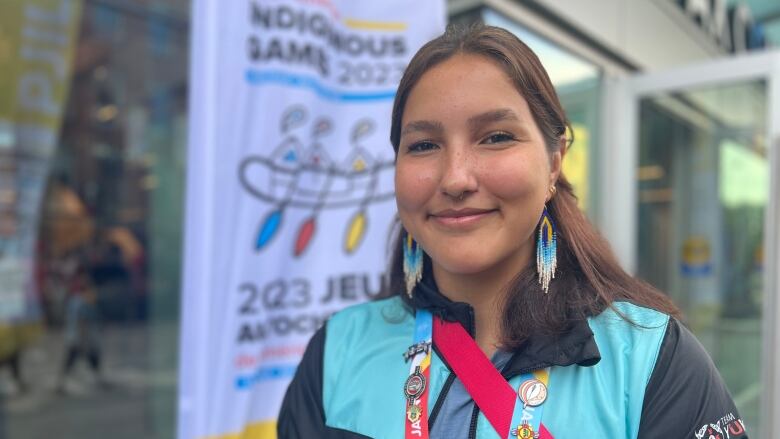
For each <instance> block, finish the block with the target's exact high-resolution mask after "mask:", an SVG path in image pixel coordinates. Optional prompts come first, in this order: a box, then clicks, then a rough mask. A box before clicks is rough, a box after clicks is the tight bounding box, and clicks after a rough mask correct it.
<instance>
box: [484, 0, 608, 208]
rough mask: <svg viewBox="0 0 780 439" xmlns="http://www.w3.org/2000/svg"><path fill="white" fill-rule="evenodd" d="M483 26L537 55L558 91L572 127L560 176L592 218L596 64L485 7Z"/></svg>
mask: <svg viewBox="0 0 780 439" xmlns="http://www.w3.org/2000/svg"><path fill="white" fill-rule="evenodd" d="M483 20H484V22H485V23H486V24H489V25H493V26H500V27H503V28H505V29H507V30H509V31H511V32H512V33H514V34H515V35H517V37H518V38H520V39H521V40H522V41H523V42H524V43H525V44H526V45H528V47H530V48H531V49H532V50H533V51H534V52H535V53H536V54H537V56H539V59H540V60H541V61H542V64H543V65H544V67H545V69H547V74H548V75H549V76H550V80H551V81H552V83H553V85H554V86H555V89H556V91H557V92H558V97H559V98H560V99H561V103H562V104H563V107H564V109H565V110H566V114H567V115H568V116H569V120H570V122H571V124H572V130H573V133H570V134H573V137H574V142H573V143H572V145H571V147H570V149H569V151H568V152H567V155H566V159H565V160H564V161H563V174H564V175H565V176H566V178H567V179H568V180H569V182H570V183H572V185H573V186H574V193H575V194H576V195H577V197H578V199H579V205H580V207H581V208H582V209H583V210H585V212H587V213H588V214H590V215H592V214H594V213H595V211H596V206H595V203H594V202H593V201H594V200H592V199H591V188H594V187H596V185H597V182H596V181H595V177H596V175H597V174H598V173H597V172H596V171H595V169H594V168H593V165H594V164H595V160H594V159H593V158H594V157H595V156H594V150H593V147H592V145H596V144H597V143H598V129H597V128H598V115H599V111H600V108H599V92H600V83H601V72H600V71H599V69H598V68H597V66H596V65H594V64H591V63H589V62H587V61H585V60H583V59H580V58H578V57H576V56H574V55H572V54H571V53H569V52H567V51H566V50H564V49H562V48H561V47H559V46H557V45H555V44H553V43H551V42H549V41H547V40H546V39H544V38H542V37H540V36H538V35H536V34H535V33H533V32H531V31H529V30H528V29H525V28H524V27H522V26H520V25H519V24H517V23H515V22H513V21H511V20H509V19H508V18H506V17H504V16H503V15H501V14H499V13H498V12H496V11H494V10H492V9H489V8H486V9H485V10H484V12H483Z"/></svg>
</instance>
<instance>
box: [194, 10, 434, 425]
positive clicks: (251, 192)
mask: <svg viewBox="0 0 780 439" xmlns="http://www.w3.org/2000/svg"><path fill="white" fill-rule="evenodd" d="M193 8H194V9H193V32H192V51H191V53H192V74H191V82H190V87H191V95H190V108H191V110H190V123H191V128H190V145H189V163H188V196H187V215H186V217H187V224H186V234H185V236H186V247H185V266H184V280H183V294H182V332H181V334H182V335H181V358H180V364H181V366H180V382H179V383H180V400H179V435H178V437H179V438H180V439H200V438H204V437H210V438H227V437H231V438H238V437H241V438H270V437H275V424H274V420H275V418H276V415H277V413H278V410H279V406H280V404H281V400H282V397H283V395H284V392H285V390H286V388H287V385H288V383H289V381H290V379H291V378H292V376H293V373H294V372H295V369H296V366H297V364H298V362H299V360H300V356H301V354H302V353H303V350H304V349H305V347H306V343H307V342H308V340H309V338H310V337H311V335H312V334H313V332H314V331H315V330H316V329H317V328H318V327H319V326H320V325H321V324H322V322H323V321H324V320H325V319H326V318H327V316H328V315H330V314H331V313H333V312H334V311H336V310H338V309H340V308H343V307H344V306H347V305H350V304H353V303H357V302H361V301H364V300H369V299H371V298H372V297H374V296H375V295H376V294H377V293H379V290H380V286H381V282H382V273H383V272H384V270H385V268H386V265H387V260H388V257H387V255H388V252H389V249H388V234H389V231H390V228H391V225H392V219H393V217H394V215H395V203H394V201H393V161H394V155H393V150H392V147H391V145H390V142H389V131H390V113H391V107H392V101H393V97H394V95H395V89H396V87H397V85H398V81H399V79H400V77H401V74H402V73H403V70H404V68H405V67H406V64H407V63H408V61H409V59H410V58H411V56H412V55H413V54H414V52H415V51H416V50H417V49H418V48H419V47H420V46H421V45H422V44H423V43H424V42H426V41H428V40H430V39H431V38H433V37H435V36H436V35H438V34H440V33H441V32H442V31H443V30H444V25H445V20H446V15H445V14H446V12H445V5H444V1H443V0H436V1H431V0H426V1H419V0H393V1H382V2H368V1H361V0H352V1H350V0H342V1H339V0H285V1H282V0H277V1H273V0H262V1H261V0H254V1H252V0H241V1H238V0H236V1H229V2H225V1H222V0H196V1H195V2H194V6H193Z"/></svg>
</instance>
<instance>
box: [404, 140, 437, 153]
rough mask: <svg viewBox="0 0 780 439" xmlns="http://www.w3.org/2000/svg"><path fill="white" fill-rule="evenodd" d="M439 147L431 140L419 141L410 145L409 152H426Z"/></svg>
mask: <svg viewBox="0 0 780 439" xmlns="http://www.w3.org/2000/svg"><path fill="white" fill-rule="evenodd" d="M436 148H438V145H436V144H435V143H431V142H417V143H413V144H411V145H409V152H425V151H430V150H432V149H436Z"/></svg>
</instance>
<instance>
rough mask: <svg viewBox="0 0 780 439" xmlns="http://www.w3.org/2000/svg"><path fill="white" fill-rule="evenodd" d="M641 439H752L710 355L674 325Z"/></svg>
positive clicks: (650, 390) (647, 402)
mask: <svg viewBox="0 0 780 439" xmlns="http://www.w3.org/2000/svg"><path fill="white" fill-rule="evenodd" d="M638 437H639V438H640V439H643V438H648V439H649V438H691V439H694V438H697V439H701V438H711V437H714V438H721V439H743V438H747V437H748V436H747V434H746V432H745V426H744V424H743V422H742V419H741V418H740V416H739V413H737V408H736V407H735V406H734V401H732V399H731V396H730V395H729V392H728V389H726V385H725V383H724V382H723V379H722V378H721V376H720V374H719V373H718V370H717V369H716V368H715V365H714V364H713V362H712V360H711V359H710V357H709V355H708V354H707V352H706V351H705V350H704V347H702V345H701V344H700V343H699V341H698V340H696V338H695V337H694V336H693V334H691V332H690V331H689V330H688V329H687V328H685V327H683V326H682V325H681V324H680V323H679V322H677V321H676V320H675V319H671V320H670V321H669V325H668V327H667V329H666V335H665V336H664V340H663V343H662V344H661V350H660V352H659V353H658V360H657V361H656V364H655V368H654V369H653V374H652V375H651V376H650V381H649V382H648V384H647V388H646V390H645V398H644V405H643V407H642V420H641V422H640V424H639V435H638Z"/></svg>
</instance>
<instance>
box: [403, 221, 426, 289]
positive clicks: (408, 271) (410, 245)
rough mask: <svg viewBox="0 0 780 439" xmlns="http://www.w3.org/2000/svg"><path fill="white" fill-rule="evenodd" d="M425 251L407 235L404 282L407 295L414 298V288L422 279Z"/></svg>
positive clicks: (409, 234) (410, 235)
mask: <svg viewBox="0 0 780 439" xmlns="http://www.w3.org/2000/svg"><path fill="white" fill-rule="evenodd" d="M422 272H423V251H422V247H420V244H418V243H417V241H415V240H414V239H412V234H411V233H409V232H407V233H406V242H405V243H404V280H406V295H407V296H409V298H410V299H411V298H412V294H413V291H414V287H415V286H416V285H417V282H419V281H420V279H422Z"/></svg>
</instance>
